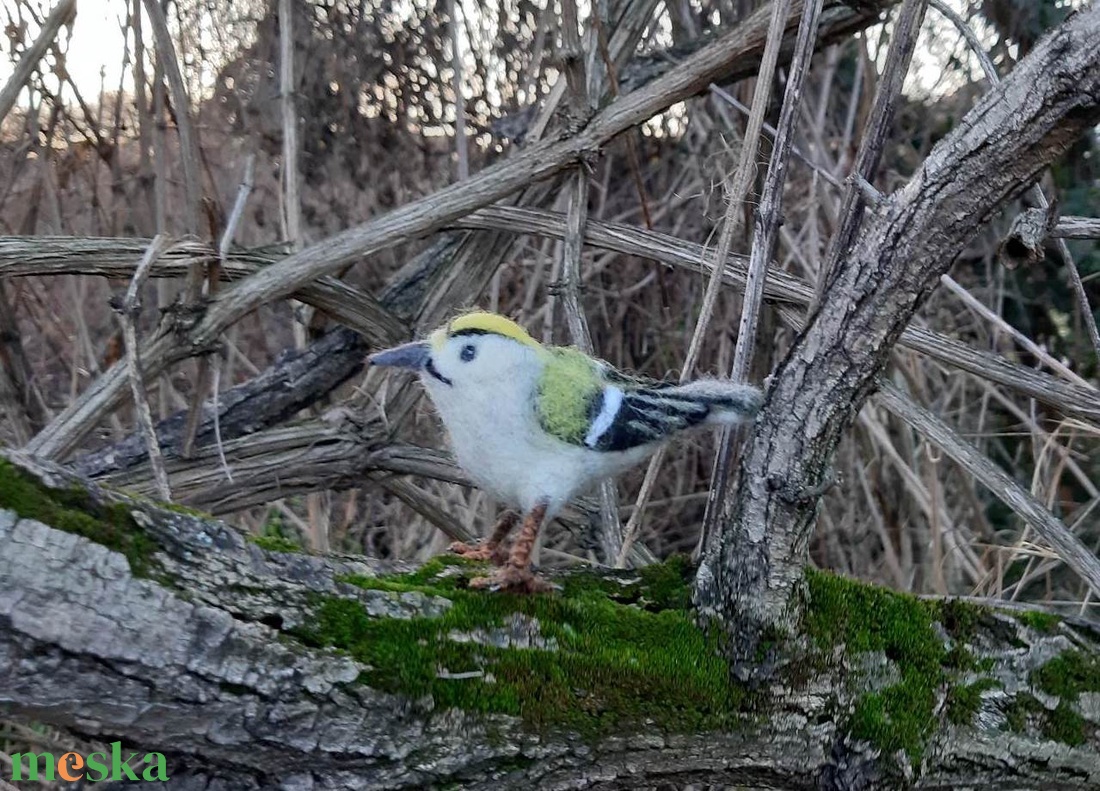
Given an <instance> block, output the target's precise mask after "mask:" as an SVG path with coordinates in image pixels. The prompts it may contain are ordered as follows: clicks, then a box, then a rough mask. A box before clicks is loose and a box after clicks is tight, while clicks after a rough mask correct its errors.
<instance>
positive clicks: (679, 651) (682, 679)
mask: <svg viewBox="0 0 1100 791" xmlns="http://www.w3.org/2000/svg"><path fill="white" fill-rule="evenodd" d="M685 569H686V564H685V563H684V562H683V561H682V560H677V561H674V562H672V563H669V564H666V565H664V566H663V567H661V568H653V569H650V570H647V571H646V572H644V573H643V574H642V575H641V576H642V578H643V579H642V580H641V582H638V581H637V577H638V576H639V575H638V574H634V575H633V579H634V580H635V582H634V583H633V584H621V583H619V582H616V581H615V580H614V579H611V580H607V579H604V578H600V577H597V576H595V575H587V574H575V575H571V576H570V577H568V578H567V579H566V580H565V581H564V590H563V592H562V593H561V594H552V595H545V596H514V595H508V594H486V593H483V592H476V591H472V590H468V589H467V588H466V587H465V584H466V583H467V582H468V579H469V577H470V575H471V574H472V573H484V567H472V568H471V567H469V566H468V564H466V563H464V562H462V561H459V562H457V563H456V562H455V561H454V560H452V559H438V560H435V561H432V562H431V563H429V564H427V565H426V566H425V567H423V568H422V569H420V570H419V571H417V572H416V573H414V574H404V575H396V576H393V577H385V578H380V579H378V578H361V577H345V578H343V581H344V582H348V583H351V584H357V585H361V586H362V587H368V588H374V589H386V590H419V591H421V592H424V593H430V594H433V595H437V596H443V597H446V598H448V599H450V600H451V601H452V602H453V605H452V606H451V607H449V608H448V609H447V610H446V611H445V612H444V613H443V614H441V615H440V616H439V617H437V618H413V619H408V620H397V619H373V618H371V617H370V616H368V615H367V613H366V612H365V611H364V610H363V608H362V607H361V606H360V605H359V604H357V603H356V602H352V601H348V600H344V599H338V598H321V599H318V601H317V607H316V613H315V616H316V617H315V619H314V621H313V622H312V623H311V624H310V626H309V627H307V628H303V629H300V630H298V631H297V632H296V635H297V637H298V638H299V639H301V640H302V641H303V642H305V643H306V644H308V645H312V646H333V647H336V648H340V649H343V650H345V651H348V652H349V653H350V654H351V655H352V656H354V657H355V658H357V659H358V660H360V661H361V662H363V663H365V664H366V665H368V666H369V667H370V669H369V670H368V671H366V672H365V673H364V674H363V678H362V681H363V682H364V683H368V684H370V685H371V686H372V687H375V688H378V689H384V690H389V691H393V692H401V693H402V694H404V695H406V696H408V697H412V698H418V697H421V696H423V695H431V697H432V699H433V701H434V702H435V705H436V706H440V707H457V708H461V709H466V710H473V711H484V712H499V713H504V714H511V715H515V716H518V717H520V718H522V719H523V720H524V722H526V723H527V724H528V725H529V726H531V727H535V728H542V727H552V726H553V727H557V726H560V727H566V728H569V729H573V730H576V731H579V732H581V733H583V734H586V735H595V734H599V733H609V732H617V731H625V730H627V729H629V728H630V727H631V726H632V725H637V724H638V723H642V722H647V721H651V722H653V723H655V724H656V725H657V726H658V727H661V728H663V729H665V730H667V731H670V732H690V731H699V730H707V729H717V728H721V727H724V726H726V725H728V724H730V723H731V721H732V720H733V719H734V718H736V717H737V716H738V712H739V711H740V708H741V704H742V701H743V693H742V690H741V688H740V687H739V686H737V685H736V684H735V683H734V682H733V681H731V678H730V675H729V672H728V666H727V664H726V662H725V661H724V660H723V659H722V658H720V657H719V656H718V655H717V652H716V651H715V646H714V644H713V641H712V640H710V639H708V637H707V636H706V635H705V634H704V633H703V631H702V630H700V629H699V628H698V627H697V626H696V624H695V622H694V619H693V616H692V614H691V613H690V612H689V611H688V610H687V607H686V605H687V603H688V598H687V590H688V588H687V585H686V584H685V583H684V582H683V579H684V576H685V573H686V572H685ZM677 579H679V580H680V584H679V586H677V585H676V584H675V582H674V581H675V580H677ZM616 594H622V596H620V597H618V598H616ZM627 600H632V601H627ZM514 614H520V615H522V616H527V617H529V618H532V619H535V620H537V621H538V624H539V630H540V632H539V633H540V636H541V639H543V640H546V641H549V642H550V644H551V645H550V647H549V648H514V647H509V648H500V647H495V646H490V645H485V644H484V643H483V642H458V641H456V640H453V639H451V638H450V635H452V634H458V635H468V634H470V633H472V632H475V631H479V630H482V631H484V630H493V629H497V628H500V627H502V626H504V625H505V624H506V622H507V621H508V620H509V619H510V618H511V617H512V616H514ZM468 673H480V674H483V675H480V676H477V677H464V678H453V677H448V676H454V675H455V674H468Z"/></svg>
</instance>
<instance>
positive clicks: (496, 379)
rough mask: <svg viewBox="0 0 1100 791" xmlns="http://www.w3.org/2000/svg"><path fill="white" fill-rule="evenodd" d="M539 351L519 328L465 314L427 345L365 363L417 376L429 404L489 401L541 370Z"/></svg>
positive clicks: (498, 319)
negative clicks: (449, 399)
mask: <svg viewBox="0 0 1100 791" xmlns="http://www.w3.org/2000/svg"><path fill="white" fill-rule="evenodd" d="M542 354H543V347H542V345H541V344H539V342H538V341H536V340H535V339H534V338H532V337H531V336H530V335H528V334H527V331H526V330H524V329H523V327H521V326H519V325H518V324H516V323H515V322H514V321H512V320H511V319H507V318H505V317H504V316H500V315H497V314H496V313H486V312H481V311H478V312H474V313H466V314H464V315H461V316H458V317H457V318H454V319H452V320H451V321H449V322H448V323H447V324H445V325H444V326H442V327H440V328H439V329H438V330H436V331H435V332H433V333H432V334H431V335H429V336H428V338H427V339H426V340H423V341H416V342H414V343H406V344H404V345H403V346H397V347H395V348H393V349H386V350H385V351H381V352H377V353H376V354H372V355H371V356H370V357H368V358H367V362H368V363H369V364H370V365H378V366H386V367H390V368H405V369H408V370H411V371H416V372H417V373H419V374H420V378H421V379H422V380H423V382H424V384H425V385H426V386H427V387H428V391H429V392H430V393H431V394H432V396H433V400H437V401H438V400H439V399H438V398H437V396H439V397H443V398H447V397H449V396H457V395H461V396H462V397H463V398H468V397H477V396H478V394H479V393H483V394H484V397H486V398H489V397H492V396H493V395H494V394H495V393H499V392H500V389H501V388H502V387H507V386H508V385H509V384H513V383H516V382H517V380H523V381H531V380H533V378H535V377H536V376H537V374H538V372H539V371H541V369H542V366H543V361H542Z"/></svg>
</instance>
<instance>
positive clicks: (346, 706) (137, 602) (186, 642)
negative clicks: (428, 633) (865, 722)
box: [0, 454, 1100, 789]
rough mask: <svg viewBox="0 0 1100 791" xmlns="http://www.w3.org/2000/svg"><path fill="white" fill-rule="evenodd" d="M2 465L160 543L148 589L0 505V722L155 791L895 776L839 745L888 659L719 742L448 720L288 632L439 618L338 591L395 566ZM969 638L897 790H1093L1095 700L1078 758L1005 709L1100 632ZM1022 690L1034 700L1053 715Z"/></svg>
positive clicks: (857, 750) (399, 601)
mask: <svg viewBox="0 0 1100 791" xmlns="http://www.w3.org/2000/svg"><path fill="white" fill-rule="evenodd" d="M4 458H6V459H7V460H8V461H9V462H12V463H14V464H15V465H16V466H18V467H19V468H20V469H21V470H22V471H23V472H24V473H25V474H26V475H28V476H30V477H31V478H33V479H34V480H37V481H39V482H41V483H42V485H44V486H46V487H49V488H53V489H63V490H65V491H67V492H70V493H71V492H72V491H73V490H74V487H76V488H79V489H85V490H87V491H88V492H89V493H90V495H91V500H90V502H91V503H95V504H103V503H123V504H124V505H125V506H126V508H127V510H128V512H129V513H130V514H131V515H132V518H133V520H134V521H135V522H136V523H137V524H138V525H141V526H142V532H143V533H144V534H145V535H146V536H147V537H148V538H150V539H152V541H153V542H155V545H156V550H155V552H154V553H153V554H152V556H151V557H150V558H148V561H147V562H148V568H147V569H146V571H147V573H148V572H149V570H150V569H155V571H154V572H153V573H152V574H151V576H152V577H154V578H155V579H154V578H149V577H140V576H136V575H135V574H134V572H133V570H132V568H131V566H130V564H129V563H128V562H127V559H126V557H124V556H123V555H121V554H119V553H118V552H115V551H112V550H110V549H108V548H107V547H105V546H102V545H100V544H97V543H94V542H93V541H91V540H89V539H87V538H83V537H81V536H78V535H75V534H71V533H67V532H62V531H61V530H58V529H56V528H55V527H54V526H51V525H47V524H43V523H41V522H37V521H34V520H32V519H26V518H20V517H19V516H18V515H17V514H15V513H14V512H12V511H8V510H4V509H3V508H0V542H2V545H3V546H4V548H5V550H4V552H3V553H2V554H0V711H3V712H4V714H5V716H16V717H25V718H27V719H33V720H37V721H45V722H50V723H54V724H57V725H60V726H63V727H66V728H69V729H71V730H73V731H75V732H78V733H80V734H82V735H85V736H88V737H90V738H93V739H102V740H104V741H110V740H116V739H121V740H123V741H124V742H125V744H126V745H127V749H135V750H150V751H158V752H162V753H164V755H165V756H166V759H167V766H168V775H169V778H170V780H169V782H168V784H167V785H166V787H168V788H177V789H183V788H186V789H259V788H284V789H314V788H315V789H321V788H324V789H353V788H354V789H365V788H412V787H425V786H431V787H437V786H442V785H445V784H459V785H461V786H462V787H466V788H521V787H522V788H530V787H532V785H535V786H537V787H539V788H606V789H612V788H643V787H657V786H663V787H667V786H668V785H669V784H671V785H674V786H684V785H687V784H723V785H739V786H748V787H768V788H799V789H801V788H807V789H809V788H897V787H899V784H905V782H906V781H905V776H906V774H907V773H911V771H912V770H911V769H908V768H907V767H908V766H909V761H908V759H906V758H905V757H904V756H903V755H899V756H895V755H878V754H877V753H876V751H875V750H874V749H873V748H871V747H870V746H869V745H867V744H862V743H859V742H856V741H854V740H852V739H851V738H849V737H848V736H846V731H845V722H846V720H847V717H848V716H849V714H850V711H851V706H852V702H853V700H854V699H855V696H856V695H858V694H860V693H861V692H863V691H866V690H867V689H874V688H875V687H876V685H881V683H884V682H882V680H881V679H883V678H887V679H888V677H889V676H890V674H891V672H892V671H891V667H890V662H889V661H888V660H886V659H885V657H884V656H874V655H860V657H859V658H852V659H843V660H840V661H838V662H836V663H835V664H833V665H832V666H830V668H829V669H828V670H825V671H823V672H817V671H816V670H815V672H811V673H807V672H806V671H805V670H804V669H799V668H798V667H797V666H796V667H794V668H792V673H791V674H789V675H786V676H784V675H779V676H777V677H776V678H775V679H773V681H772V682H771V683H770V684H769V685H768V686H766V687H764V688H762V689H761V690H759V691H758V692H759V697H758V698H757V701H758V703H757V704H756V706H757V708H755V709H754V710H753V711H751V712H747V713H746V714H745V716H744V717H743V718H741V719H740V720H739V721H738V722H737V723H736V725H734V726H733V727H730V728H728V729H726V730H725V731H723V732H717V733H716V732H707V733H681V734H677V733H668V732H664V731H663V730H662V729H661V728H659V727H657V726H656V725H653V724H647V725H640V726H636V727H633V728H630V729H626V730H624V731H622V732H618V733H616V734H614V735H606V736H592V735H589V736H586V737H581V736H580V735H578V734H577V733H570V732H568V731H566V730H553V729H536V728H534V727H531V726H525V725H524V724H523V723H522V722H521V721H520V720H518V719H517V718H515V717H510V716H505V715H500V714H496V715H492V714H478V713H473V712H463V711H460V710H456V709H447V708H444V707H442V706H437V705H436V704H435V703H434V702H433V701H432V700H431V698H430V697H428V698H424V697H421V698H418V699H415V700H410V699H406V698H403V697H402V696H400V695H395V694H390V693H386V692H382V691H379V690H376V689H372V688H370V687H369V686H366V685H365V684H363V683H360V682H358V681H357V679H358V677H359V674H360V672H361V671H363V670H364V669H365V667H364V666H363V665H360V664H359V663H358V662H356V661H355V660H354V659H353V658H351V657H350V656H348V655H345V654H341V653H338V652H334V651H331V650H318V649H311V648H308V647H306V646H305V645H302V644H301V643H299V642H297V641H296V640H295V639H294V638H293V636H292V634H291V631H292V630H293V629H294V628H295V627H296V626H300V625H302V624H303V623H304V622H307V621H308V620H309V619H310V618H312V617H313V615H312V609H311V608H312V607H313V604H312V602H313V601H314V599H313V597H315V596H317V595H325V596H330V597H341V598H347V599H352V600H355V601H358V602H359V604H360V605H362V607H363V608H364V609H365V610H366V612H367V613H369V615H370V616H371V617H373V618H376V619H395V618H410V617H425V618H431V617H437V616H439V615H440V613H442V612H443V611H444V610H445V609H446V608H447V607H448V606H449V605H450V602H448V601H446V600H445V599H443V598H441V597H438V596H434V595H426V594H424V593H420V592H416V591H408V592H389V591H382V590H364V589H362V588H357V587H354V586H352V585H348V584H346V583H343V582H341V581H339V580H340V578H341V577H342V576H343V575H349V574H357V575H364V576H368V577H369V576H375V575H378V574H380V573H393V572H399V571H408V570H410V569H409V568H408V567H406V566H403V565H400V564H396V565H395V564H383V563H381V562H378V561H371V560H367V559H363V558H347V557H319V556H312V555H304V554H282V553H277V552H267V551H264V550H261V549H260V548H259V547H256V546H255V545H252V544H250V543H247V542H245V541H244V540H243V539H242V537H241V536H240V535H239V534H237V533H236V532H234V531H233V530H232V529H230V528H228V527H227V526H226V525H224V524H223V523H220V522H216V521H214V520H212V519H205V518H202V517H201V516H196V515H190V514H183V513H179V512H176V511H167V510H161V509H159V508H158V507H156V506H155V505H154V504H153V503H151V502H149V501H141V500H132V499H129V498H128V497H126V496H125V495H122V494H120V493H115V492H109V491H105V490H101V489H98V488H96V487H95V485H94V484H89V483H85V482H83V481H82V480H81V479H79V478H77V477H75V476H73V475H72V474H71V473H69V472H67V471H64V470H62V469H61V468H59V467H55V466H53V465H50V464H48V463H44V462H37V461H35V460H33V459H30V458H29V457H26V456H22V455H17V454H9V455H7V456H6V457H4ZM98 507H99V506H98V505H89V506H88V510H89V512H95V510H96V508H98ZM626 584H629V583H626ZM485 595H487V596H489V595H492V594H485ZM538 627H539V625H538V622H537V620H534V619H531V618H528V617H526V616H514V617H512V618H511V620H509V621H508V623H507V624H506V629H505V630H504V632H505V638H506V639H507V640H510V641H511V643H510V644H512V645H514V646H518V647H520V648H522V649H523V650H539V651H557V650H558V646H557V645H556V644H554V643H553V642H552V641H549V640H543V639H542V638H541V637H539V635H538ZM494 631H499V630H494ZM459 637H461V639H463V640H488V639H490V638H489V636H487V635H485V634H480V633H478V632H476V631H475V632H471V633H469V634H463V635H460V636H459ZM456 639H457V638H456ZM493 639H497V640H499V639H501V638H500V637H494V638H493ZM945 639H946V638H945ZM967 645H968V648H969V649H970V650H972V651H973V652H974V654H975V656H976V657H978V658H979V659H983V660H986V661H987V662H988V663H989V665H988V666H989V668H990V669H989V671H988V672H989V674H990V676H991V677H993V678H995V679H997V680H998V681H999V683H1000V685H1001V686H1000V688H998V689H994V690H989V691H988V692H985V693H983V694H982V697H981V699H980V705H979V706H978V707H977V709H976V710H975V712H974V714H973V715H972V716H971V717H970V718H969V720H968V724H966V725H953V724H950V722H949V720H948V718H947V717H946V715H945V708H946V707H945V705H944V694H945V692H946V691H944V690H941V691H940V693H939V694H938V703H937V706H936V711H935V714H934V717H935V720H936V721H935V727H934V730H933V732H932V736H931V739H930V741H929V743H928V748H927V750H926V751H925V756H924V760H923V763H922V765H921V767H920V772H919V775H918V776H917V777H916V778H911V780H912V782H913V784H914V786H915V787H920V788H979V787H987V785H988V784H991V783H1000V784H1002V785H1003V786H1004V787H1006V788H1051V787H1059V788H1088V787H1092V788H1095V787H1096V783H1098V782H1100V749H1098V747H1100V694H1095V693H1082V694H1081V696H1080V699H1079V700H1078V701H1077V702H1076V703H1075V704H1074V705H1075V706H1076V707H1078V708H1079V710H1080V713H1081V716H1082V718H1083V722H1084V728H1085V731H1084V732H1085V734H1086V740H1085V742H1084V743H1082V744H1078V745H1076V746H1070V745H1067V744H1062V743H1059V742H1054V741H1050V740H1048V739H1046V738H1044V737H1043V735H1042V734H1041V733H1036V732H1034V729H1026V730H1024V731H1021V732H1013V731H1011V730H1009V729H1008V727H1007V726H1006V715H1005V712H1006V711H1007V710H1009V709H1010V708H1011V705H1012V702H1013V700H1015V699H1016V698H1017V697H1018V696H1019V695H1021V694H1022V693H1024V692H1028V691H1029V690H1030V691H1032V692H1034V690H1033V689H1032V686H1031V684H1030V682H1029V680H1028V674H1029V672H1031V671H1033V670H1034V669H1036V668H1038V667H1040V666H1041V665H1043V664H1044V663H1045V662H1048V661H1049V660H1050V659H1051V658H1053V657H1055V656H1058V655H1060V654H1062V653H1063V652H1065V651H1067V650H1068V649H1070V648H1074V649H1076V650H1077V651H1079V652H1081V654H1082V655H1084V656H1087V657H1091V658H1094V659H1095V658H1100V632H1097V631H1096V630H1095V626H1093V627H1089V626H1088V625H1087V624H1084V623H1071V622H1070V621H1066V622H1064V623H1063V624H1062V625H1061V626H1059V627H1058V628H1057V629H1054V630H1052V631H1049V632H1042V631H1039V630H1037V629H1034V628H1031V627H1028V626H1025V625H1023V624H1022V623H1021V622H1019V621H1018V620H1017V619H1016V618H1014V617H1011V616H1010V615H1008V614H1005V613H996V614H991V615H990V616H989V618H988V619H987V620H986V621H983V626H982V628H981V629H979V630H978V631H977V632H976V633H974V635H973V637H972V639H970V640H969V641H968V643H967ZM869 668H870V670H869ZM452 678H453V679H454V682H455V683H473V682H472V681H471V680H470V679H469V678H466V677H465V674H459V675H458V676H452ZM875 678H878V679H879V681H876V680H875ZM1036 694H1037V695H1038V693H1036ZM1038 697H1040V698H1041V699H1042V701H1041V705H1043V706H1046V707H1047V708H1049V709H1053V708H1054V707H1055V706H1056V705H1057V704H1058V699H1057V698H1054V699H1048V698H1046V696H1042V695H1038ZM104 787H109V785H108V784H104Z"/></svg>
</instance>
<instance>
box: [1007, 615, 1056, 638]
mask: <svg viewBox="0 0 1100 791" xmlns="http://www.w3.org/2000/svg"><path fill="white" fill-rule="evenodd" d="M1016 620H1017V621H1019V622H1020V623H1022V624H1023V625H1024V626H1030V627H1031V628H1032V629H1034V630H1035V631H1037V632H1042V633H1043V634H1052V633H1053V632H1056V631H1057V630H1058V627H1059V626H1060V625H1061V623H1062V617H1061V616H1060V615H1055V614H1054V613H1049V612H1041V611H1040V610H1028V611H1027V612H1021V613H1017V614H1016Z"/></svg>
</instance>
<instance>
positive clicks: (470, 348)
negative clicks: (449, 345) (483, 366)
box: [458, 343, 477, 363]
mask: <svg viewBox="0 0 1100 791" xmlns="http://www.w3.org/2000/svg"><path fill="white" fill-rule="evenodd" d="M458 356H459V358H460V359H461V360H462V362H464V363H468V362H470V360H472V359H474V357H476V356H477V349H476V348H474V345H473V344H472V343H467V344H466V345H465V346H463V347H462V351H460V352H459V353H458Z"/></svg>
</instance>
